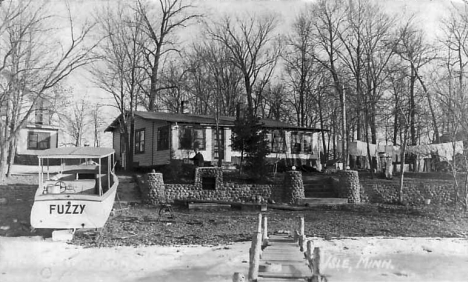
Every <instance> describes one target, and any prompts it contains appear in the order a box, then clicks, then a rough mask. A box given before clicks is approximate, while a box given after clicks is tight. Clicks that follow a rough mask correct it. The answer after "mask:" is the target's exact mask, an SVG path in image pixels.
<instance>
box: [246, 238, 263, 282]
mask: <svg viewBox="0 0 468 282" xmlns="http://www.w3.org/2000/svg"><path fill="white" fill-rule="evenodd" d="M261 240H262V232H255V233H254V234H253V238H252V246H251V247H250V264H249V281H250V282H252V281H257V278H258V268H259V266H260V252H261V247H262V244H261Z"/></svg>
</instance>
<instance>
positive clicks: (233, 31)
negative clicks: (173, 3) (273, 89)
mask: <svg viewBox="0 0 468 282" xmlns="http://www.w3.org/2000/svg"><path fill="white" fill-rule="evenodd" d="M277 24H278V20H277V17H276V16H275V15H272V14H268V15H263V16H256V15H252V14H246V16H244V17H240V16H238V17H235V18H232V17H230V16H227V15H225V16H223V17H222V19H221V20H220V21H219V22H215V23H213V24H212V25H209V26H207V33H208V34H209V36H210V37H211V39H212V40H214V41H216V42H219V43H220V44H222V45H223V46H224V47H226V48H227V50H229V57H230V63H231V64H233V65H234V66H236V67H237V68H238V69H239V71H240V72H241V73H242V75H243V81H244V86H245V94H246V96H247V107H248V111H249V114H250V115H256V114H257V113H256V111H257V107H258V106H259V105H258V102H259V101H260V100H261V97H260V95H261V91H262V90H263V88H264V86H265V85H266V83H268V81H269V80H270V78H271V75H272V72H273V70H274V68H275V66H276V63H277V60H278V58H279V55H280V48H279V45H278V44H277V43H278V41H277V40H276V39H277V37H276V35H275V34H274V31H275V28H276V26H277ZM255 90H257V93H255ZM256 101H257V104H256V103H255V102H256Z"/></svg>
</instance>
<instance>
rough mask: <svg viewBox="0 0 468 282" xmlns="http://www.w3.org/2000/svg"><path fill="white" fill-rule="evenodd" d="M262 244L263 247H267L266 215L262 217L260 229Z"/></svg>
mask: <svg viewBox="0 0 468 282" xmlns="http://www.w3.org/2000/svg"><path fill="white" fill-rule="evenodd" d="M262 231H263V232H262V244H263V246H265V247H266V246H267V245H268V218H267V216H266V215H264V216H263V228H262Z"/></svg>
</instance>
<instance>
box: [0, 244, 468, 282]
mask: <svg viewBox="0 0 468 282" xmlns="http://www.w3.org/2000/svg"><path fill="white" fill-rule="evenodd" d="M314 245H315V246H319V247H320V248H321V255H322V260H321V269H322V273H323V274H325V275H327V276H328V281H330V282H332V281H425V282H427V281H437V282H440V281H466V277H468V268H467V267H466V265H468V241H467V240H466V239H454V238H376V237H368V238H362V237H361V238H344V239H333V240H323V239H319V238H317V239H314ZM249 247H250V244H249V243H248V242H244V243H235V244H233V245H227V246H212V247H206V246H205V247H201V246H171V247H165V246H141V247H137V248H134V247H114V248H82V247H79V246H74V245H69V244H66V243H58V242H52V241H50V240H44V239H42V238H41V237H16V238H9V237H0V281H7V282H10V281H18V282H19V281H21V282H23V281H67V282H72V281H161V282H162V281H164V282H166V281H174V282H175V281H194V282H198V281H200V282H202V281H203V282H209V281H213V282H214V281H217V282H222V281H232V280H231V279H232V278H231V277H232V274H233V273H234V272H243V273H245V274H247V271H248V253H249Z"/></svg>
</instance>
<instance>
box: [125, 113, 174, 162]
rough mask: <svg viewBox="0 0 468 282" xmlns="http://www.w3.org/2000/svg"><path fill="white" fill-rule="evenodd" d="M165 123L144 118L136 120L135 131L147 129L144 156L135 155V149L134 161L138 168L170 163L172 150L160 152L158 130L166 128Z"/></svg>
mask: <svg viewBox="0 0 468 282" xmlns="http://www.w3.org/2000/svg"><path fill="white" fill-rule="evenodd" d="M166 125H167V123H166V122H164V121H150V120H145V119H142V118H138V117H137V118H136V119H135V131H136V130H139V129H145V152H144V153H143V154H135V148H133V153H134V155H133V161H134V162H135V163H138V166H153V165H163V164H167V163H169V156H170V150H164V151H158V148H157V145H158V144H157V140H158V137H157V134H158V128H159V127H162V126H166Z"/></svg>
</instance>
